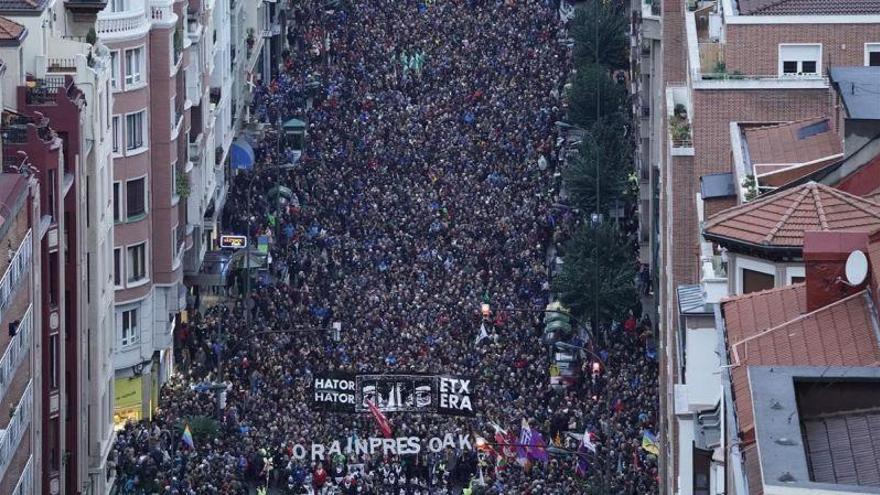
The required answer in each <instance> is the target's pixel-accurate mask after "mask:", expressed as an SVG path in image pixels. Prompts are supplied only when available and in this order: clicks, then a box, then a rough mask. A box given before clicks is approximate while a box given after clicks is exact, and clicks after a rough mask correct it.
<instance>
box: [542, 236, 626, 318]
mask: <svg viewBox="0 0 880 495" xmlns="http://www.w3.org/2000/svg"><path fill="white" fill-rule="evenodd" d="M563 252H564V254H563V264H562V270H561V271H560V273H559V274H558V276H557V277H556V279H555V280H554V291H555V292H556V293H557V294H559V300H560V302H561V303H562V304H563V305H564V306H566V307H567V308H569V309H570V310H571V311H572V313H573V314H574V315H575V316H576V317H577V318H580V319H584V320H587V319H588V320H590V321H593V322H594V325H595V318H596V316H598V319H599V323H600V324H601V323H608V322H610V321H611V320H614V319H619V318H620V317H621V315H625V314H626V313H627V311H628V310H630V309H632V308H633V307H634V305H635V304H636V302H637V301H638V294H637V293H636V288H635V275H636V269H635V264H634V261H633V250H632V245H631V244H630V243H629V242H628V241H627V239H626V237H625V235H624V234H623V233H622V232H620V231H619V230H618V229H617V228H615V227H614V225H613V224H610V223H606V224H601V225H598V226H593V225H584V226H581V227H580V228H579V230H578V231H577V232H576V233H575V235H574V236H573V237H572V238H571V239H570V240H569V241H568V242H567V243H566V244H565V245H564V248H563ZM597 308H598V315H596V314H595V312H596V309H597ZM594 328H595V327H594Z"/></svg>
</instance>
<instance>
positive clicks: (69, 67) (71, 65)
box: [46, 57, 76, 74]
mask: <svg viewBox="0 0 880 495" xmlns="http://www.w3.org/2000/svg"><path fill="white" fill-rule="evenodd" d="M46 72H48V73H50V74H76V59H74V58H72V57H71V58H59V57H48V58H46Z"/></svg>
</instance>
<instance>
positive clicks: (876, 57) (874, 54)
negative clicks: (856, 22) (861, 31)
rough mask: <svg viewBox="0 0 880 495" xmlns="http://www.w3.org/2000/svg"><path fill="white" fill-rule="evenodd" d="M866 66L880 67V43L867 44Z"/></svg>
mask: <svg viewBox="0 0 880 495" xmlns="http://www.w3.org/2000/svg"><path fill="white" fill-rule="evenodd" d="M865 65H867V66H869V67H880V43H865Z"/></svg>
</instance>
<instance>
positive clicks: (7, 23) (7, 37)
mask: <svg viewBox="0 0 880 495" xmlns="http://www.w3.org/2000/svg"><path fill="white" fill-rule="evenodd" d="M26 31H27V30H26V29H25V27H24V26H22V25H21V24H19V23H17V22H15V21H13V20H12V19H7V18H5V17H2V16H0V41H7V42H9V41H19V40H21V39H22V37H23V36H24V34H25V32H26Z"/></svg>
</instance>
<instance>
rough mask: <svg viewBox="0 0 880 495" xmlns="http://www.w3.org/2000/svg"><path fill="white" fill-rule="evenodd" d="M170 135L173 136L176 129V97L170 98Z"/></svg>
mask: <svg viewBox="0 0 880 495" xmlns="http://www.w3.org/2000/svg"><path fill="white" fill-rule="evenodd" d="M170 114H171V135H172V136H173V135H174V129H176V128H177V95H174V96H172V97H171V112H170Z"/></svg>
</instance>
